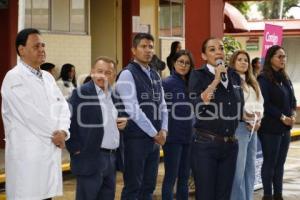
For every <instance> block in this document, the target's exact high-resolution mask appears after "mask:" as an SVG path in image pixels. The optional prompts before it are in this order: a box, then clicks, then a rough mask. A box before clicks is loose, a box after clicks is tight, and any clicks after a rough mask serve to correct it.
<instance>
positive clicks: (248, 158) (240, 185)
mask: <svg viewBox="0 0 300 200" xmlns="http://www.w3.org/2000/svg"><path fill="white" fill-rule="evenodd" d="M246 125H247V124H246V123H245V122H240V123H239V125H238V128H237V129H236V132H235V136H236V137H237V139H238V143H239V151H238V157H237V163H236V171H235V175H234V181H233V186H232V191H231V198H230V199H231V200H252V199H253V189H254V181H255V159H256V149H257V134H256V132H255V133H253V134H252V136H251V131H249V130H248V129H247V127H246Z"/></svg>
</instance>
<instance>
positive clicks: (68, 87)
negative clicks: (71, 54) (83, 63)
mask: <svg viewBox="0 0 300 200" xmlns="http://www.w3.org/2000/svg"><path fill="white" fill-rule="evenodd" d="M75 75H76V73H75V66H74V65H72V64H69V63H67V64H64V65H63V66H62V67H61V71H60V76H59V78H58V80H57V81H56V83H57V85H58V87H59V88H60V90H61V92H62V93H63V95H64V97H65V98H66V99H68V98H69V97H70V96H71V94H72V91H73V90H74V89H75V88H76V86H77V85H76V77H75Z"/></svg>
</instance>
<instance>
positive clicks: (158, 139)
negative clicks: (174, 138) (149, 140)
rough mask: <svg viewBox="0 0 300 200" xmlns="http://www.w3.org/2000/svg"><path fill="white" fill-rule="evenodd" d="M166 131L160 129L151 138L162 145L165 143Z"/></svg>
mask: <svg viewBox="0 0 300 200" xmlns="http://www.w3.org/2000/svg"><path fill="white" fill-rule="evenodd" d="M166 137H167V131H165V130H163V129H161V130H160V131H159V132H158V133H157V134H156V135H155V136H154V137H153V138H154V141H155V142H156V143H157V144H159V145H162V146H163V145H164V144H165V143H166Z"/></svg>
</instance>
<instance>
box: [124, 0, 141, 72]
mask: <svg viewBox="0 0 300 200" xmlns="http://www.w3.org/2000/svg"><path fill="white" fill-rule="evenodd" d="M133 16H138V17H139V16H140V0H124V1H122V31H123V33H122V40H123V41H122V42H123V66H126V65H127V63H128V62H129V61H130V59H131V57H132V56H131V43H132V39H133V36H134V33H133V32H132V17H133Z"/></svg>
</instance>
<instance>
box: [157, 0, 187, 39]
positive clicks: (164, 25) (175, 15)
mask: <svg viewBox="0 0 300 200" xmlns="http://www.w3.org/2000/svg"><path fill="white" fill-rule="evenodd" d="M159 6H160V15H159V18H160V36H162V37H183V32H184V31H183V24H184V23H183V16H184V15H183V11H184V9H183V0H160V1H159Z"/></svg>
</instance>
